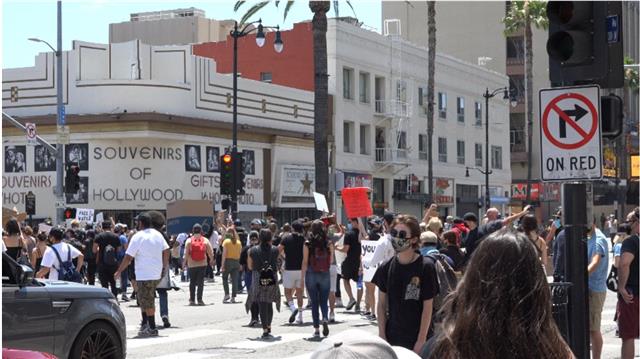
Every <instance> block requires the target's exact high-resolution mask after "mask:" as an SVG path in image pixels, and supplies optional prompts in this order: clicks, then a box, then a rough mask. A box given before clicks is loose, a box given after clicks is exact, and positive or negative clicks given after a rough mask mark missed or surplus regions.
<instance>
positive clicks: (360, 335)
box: [309, 329, 420, 359]
mask: <svg viewBox="0 0 640 359" xmlns="http://www.w3.org/2000/svg"><path fill="white" fill-rule="evenodd" d="M309 358H311V359H344V358H350V359H360V358H362V359H414V358H420V357H419V356H418V355H417V354H415V353H414V352H412V351H410V350H409V349H406V348H403V347H395V346H391V345H390V344H389V343H387V342H386V341H384V340H383V339H382V338H380V337H378V336H376V335H373V334H371V333H368V332H365V331H363V330H360V329H350V330H345V331H344V332H341V333H339V334H335V335H332V336H330V337H329V338H327V339H326V340H324V341H323V342H322V343H321V344H320V345H319V346H318V349H316V351H314V352H313V354H311V356H310V357H309Z"/></svg>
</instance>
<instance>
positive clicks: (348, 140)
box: [342, 121, 355, 153]
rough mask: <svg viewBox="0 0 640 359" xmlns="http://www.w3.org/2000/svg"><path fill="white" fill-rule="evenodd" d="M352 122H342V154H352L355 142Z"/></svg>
mask: <svg viewBox="0 0 640 359" xmlns="http://www.w3.org/2000/svg"><path fill="white" fill-rule="evenodd" d="M353 126H354V124H353V122H347V121H345V122H344V126H343V132H342V136H343V138H344V148H343V149H344V152H347V153H353V150H354V148H353V145H354V142H355V138H354V136H355V133H354V131H353Z"/></svg>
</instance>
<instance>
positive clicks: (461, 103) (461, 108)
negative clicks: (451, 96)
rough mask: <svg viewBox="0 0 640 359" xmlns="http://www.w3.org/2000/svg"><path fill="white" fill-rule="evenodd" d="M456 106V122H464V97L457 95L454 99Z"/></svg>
mask: <svg viewBox="0 0 640 359" xmlns="http://www.w3.org/2000/svg"><path fill="white" fill-rule="evenodd" d="M456 108H457V113H458V122H460V123H464V97H458V100H457V101H456Z"/></svg>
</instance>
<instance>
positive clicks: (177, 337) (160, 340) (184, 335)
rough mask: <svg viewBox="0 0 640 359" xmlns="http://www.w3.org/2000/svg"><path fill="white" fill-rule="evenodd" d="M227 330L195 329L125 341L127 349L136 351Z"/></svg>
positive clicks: (221, 332)
mask: <svg viewBox="0 0 640 359" xmlns="http://www.w3.org/2000/svg"><path fill="white" fill-rule="evenodd" d="M227 332H228V331H227V330H219V329H196V330H185V331H182V332H178V333H166V334H165V333H163V332H160V334H161V335H163V336H160V337H154V338H129V339H127V349H136V348H142V347H147V346H151V345H159V344H166V343H171V342H179V341H182V340H190V339H195V338H201V337H207V336H211V335H217V334H223V333H227Z"/></svg>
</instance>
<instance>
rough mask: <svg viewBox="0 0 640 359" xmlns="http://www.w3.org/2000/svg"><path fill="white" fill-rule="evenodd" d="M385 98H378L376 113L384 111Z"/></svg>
mask: <svg viewBox="0 0 640 359" xmlns="http://www.w3.org/2000/svg"><path fill="white" fill-rule="evenodd" d="M384 103H385V101H384V100H376V113H384V108H385V106H384Z"/></svg>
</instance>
